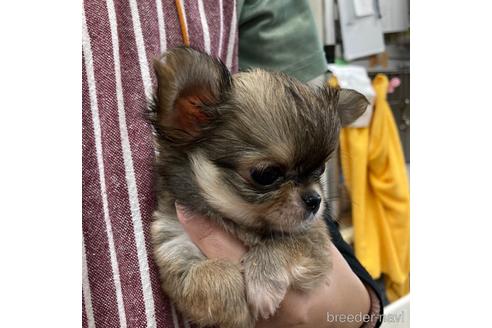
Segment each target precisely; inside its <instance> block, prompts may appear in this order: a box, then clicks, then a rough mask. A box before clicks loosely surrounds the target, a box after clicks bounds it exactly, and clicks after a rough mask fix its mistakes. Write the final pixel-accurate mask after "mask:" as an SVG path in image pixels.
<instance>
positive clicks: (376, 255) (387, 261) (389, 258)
mask: <svg viewBox="0 0 492 328" xmlns="http://www.w3.org/2000/svg"><path fill="white" fill-rule="evenodd" d="M331 84H333V81H331ZM373 87H374V91H375V93H376V101H375V105H374V106H375V107H374V112H373V116H372V121H371V124H370V125H369V127H367V128H343V129H342V131H341V137H340V157H341V163H342V172H343V175H344V178H345V184H346V186H347V189H348V190H349V193H350V195H351V198H352V222H353V226H354V248H355V255H356V256H357V258H358V259H359V261H360V262H361V263H362V264H363V265H364V267H365V268H366V269H367V271H368V272H369V273H370V274H371V276H372V277H373V278H379V277H380V276H381V274H382V273H383V274H385V280H386V292H387V296H388V299H389V300H390V301H394V300H396V299H398V298H400V297H402V296H404V295H405V294H407V293H408V292H409V288H410V280H409V273H410V195H409V187H408V178H407V172H406V167H405V161H404V156H403V152H402V149H401V143H400V138H399V135H398V130H397V127H396V124H395V121H394V118H393V113H392V112H391V109H390V106H389V104H388V102H387V100H386V95H387V89H388V78H387V77H386V76H385V75H383V74H378V75H377V76H376V77H375V78H374V80H373Z"/></svg>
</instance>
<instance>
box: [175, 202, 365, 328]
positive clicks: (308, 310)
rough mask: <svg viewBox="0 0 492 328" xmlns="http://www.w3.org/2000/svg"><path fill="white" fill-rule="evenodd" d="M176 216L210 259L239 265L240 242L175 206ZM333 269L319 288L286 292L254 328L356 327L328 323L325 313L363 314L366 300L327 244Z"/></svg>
mask: <svg viewBox="0 0 492 328" xmlns="http://www.w3.org/2000/svg"><path fill="white" fill-rule="evenodd" d="M176 213H177V216H178V219H179V221H180V222H181V224H182V225H183V227H184V229H185V231H186V233H187V234H188V235H189V237H190V239H191V240H192V241H193V242H194V243H195V244H196V245H197V246H198V248H199V249H200V250H201V251H202V252H203V254H204V255H205V256H207V257H208V258H210V259H227V260H230V261H232V262H234V263H239V262H240V261H241V258H242V256H243V255H244V254H245V253H246V252H247V251H248V249H247V247H246V246H245V245H243V244H242V242H241V241H240V240H238V239H237V238H235V237H234V236H231V235H230V234H228V233H227V232H226V231H224V230H223V229H222V228H221V227H220V226H219V225H218V224H216V223H215V222H213V221H211V220H209V219H208V218H206V217H203V216H201V215H197V214H194V213H191V212H189V211H186V210H185V209H184V208H183V207H181V206H179V205H177V206H176ZM330 247H331V252H332V260H333V270H332V272H331V275H330V277H329V279H328V280H327V281H326V282H325V283H324V284H323V285H322V286H320V287H319V288H317V289H315V290H313V291H311V292H309V293H303V292H300V291H296V290H289V291H288V292H287V294H286V296H285V298H284V300H283V301H282V303H281V304H280V307H279V309H278V310H277V311H276V313H275V315H274V316H273V317H271V318H269V319H266V320H264V319H261V320H258V321H257V325H256V327H257V328H263V327H269V328H275V327H306V328H307V327H350V328H351V327H360V326H361V325H362V322H328V320H327V313H330V314H332V315H336V314H347V315H348V314H354V315H355V314H358V313H361V314H366V313H368V312H369V308H370V299H369V294H368V292H367V289H366V288H365V286H364V285H363V284H362V282H361V281H360V279H359V278H358V277H357V276H356V275H355V274H354V273H353V271H352V270H351V268H350V266H349V265H348V264H347V262H346V261H345V259H344V258H343V256H342V255H341V254H340V252H339V251H338V250H337V248H336V247H335V246H334V245H333V244H331V246H330Z"/></svg>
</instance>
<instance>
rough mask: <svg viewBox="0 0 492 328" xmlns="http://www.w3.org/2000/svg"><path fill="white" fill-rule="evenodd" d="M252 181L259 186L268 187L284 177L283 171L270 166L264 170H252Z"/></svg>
mask: <svg viewBox="0 0 492 328" xmlns="http://www.w3.org/2000/svg"><path fill="white" fill-rule="evenodd" d="M250 174H251V179H253V181H254V182H256V183H257V184H259V185H262V186H268V185H271V184H273V183H274V182H276V181H277V180H278V179H279V178H280V177H282V170H281V169H280V168H279V167H277V166H268V167H266V168H263V169H252V170H251V173H250Z"/></svg>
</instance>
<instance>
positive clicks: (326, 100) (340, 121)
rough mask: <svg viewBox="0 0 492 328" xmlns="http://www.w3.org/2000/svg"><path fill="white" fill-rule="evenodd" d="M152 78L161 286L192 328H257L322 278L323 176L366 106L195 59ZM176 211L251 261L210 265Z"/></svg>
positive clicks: (172, 64) (326, 264) (163, 65)
mask: <svg viewBox="0 0 492 328" xmlns="http://www.w3.org/2000/svg"><path fill="white" fill-rule="evenodd" d="M154 67H155V71H156V75H157V80H158V90H157V92H156V96H155V99H154V103H153V105H152V106H151V107H152V117H151V120H152V123H153V126H154V128H155V133H156V147H157V152H156V153H157V159H156V190H157V202H158V204H157V209H156V211H155V213H154V221H153V224H152V241H153V247H154V259H155V261H156V263H157V265H158V266H159V269H160V274H161V281H162V287H163V289H164V291H165V292H166V294H167V295H169V296H170V297H171V299H172V300H173V302H174V303H175V304H176V305H177V307H178V309H179V310H180V311H181V312H182V313H184V314H185V315H186V316H187V317H188V318H189V319H190V320H191V321H193V322H195V323H196V324H198V325H200V326H207V325H219V326H220V327H253V326H254V322H255V320H256V319H257V318H258V317H259V316H262V317H268V316H270V315H272V314H273V313H274V312H275V310H276V309H277V307H278V305H279V303H280V302H281V301H282V299H283V297H284V295H285V293H286V291H287V289H288V288H296V289H299V290H304V291H307V290H310V289H312V288H314V287H316V286H318V285H319V284H320V283H321V282H322V281H323V280H324V279H325V278H326V275H327V273H328V272H329V270H330V267H331V260H330V254H329V252H328V249H329V247H328V246H329V243H330V239H329V236H328V233H327V229H326V226H325V224H324V222H323V220H322V219H321V217H322V213H323V211H324V210H325V206H324V201H323V199H322V196H323V195H322V192H321V185H320V175H321V174H322V173H323V168H324V165H325V162H326V160H327V159H328V158H329V157H330V155H331V154H332V153H333V152H334V151H335V150H336V148H337V140H338V134H339V129H340V126H341V125H344V124H349V123H351V122H352V121H353V120H355V119H356V118H357V117H358V116H360V115H361V114H362V113H363V112H364V110H365V108H366V106H367V100H366V99H365V98H364V97H363V96H362V95H360V94H358V93H356V92H355V91H352V90H343V89H334V88H328V87H321V88H315V87H310V86H307V85H305V84H302V83H301V82H299V81H297V80H295V79H293V78H291V77H289V76H287V75H285V74H281V73H274V72H267V71H263V70H252V71H248V72H240V73H237V74H235V75H234V76H231V75H230V73H229V72H228V70H227V68H226V67H225V66H224V65H223V64H222V63H221V62H220V61H218V60H216V59H214V58H212V57H210V56H208V55H206V54H203V53H200V52H198V51H195V50H193V49H191V48H175V49H173V50H170V51H168V52H167V53H165V54H164V55H163V56H162V57H161V58H159V59H158V60H156V61H155V63H154ZM272 172H273V173H272ZM277 176H278V178H277V179H276V180H275V182H274V183H271V184H267V185H265V181H267V182H268V181H269V180H268V179H271V178H272V177H277ZM258 181H260V182H261V183H259V182H258ZM316 197H318V198H321V199H318V198H316ZM313 199H314V201H313ZM175 202H178V203H179V204H181V205H184V206H185V207H186V208H188V209H189V210H191V211H193V212H196V213H201V214H204V215H207V216H208V217H210V219H211V220H214V221H216V222H218V223H219V224H220V225H221V226H222V227H223V228H224V229H225V230H227V231H229V232H230V233H232V234H233V235H235V236H236V237H237V238H239V239H240V240H242V241H243V242H244V244H245V245H247V246H248V247H249V251H248V252H247V253H246V255H245V256H244V258H243V260H242V263H241V265H237V264H233V263H231V262H228V261H225V260H209V259H207V258H206V257H205V256H204V255H203V254H202V253H201V252H200V250H199V249H198V248H197V247H196V246H195V245H194V244H193V242H192V241H191V240H190V239H189V238H188V236H187V235H186V233H185V232H184V231H183V229H182V227H181V225H180V224H179V222H178V219H177V218H176V211H175ZM316 202H317V203H316ZM306 204H309V206H307V205H306ZM308 208H309V210H308Z"/></svg>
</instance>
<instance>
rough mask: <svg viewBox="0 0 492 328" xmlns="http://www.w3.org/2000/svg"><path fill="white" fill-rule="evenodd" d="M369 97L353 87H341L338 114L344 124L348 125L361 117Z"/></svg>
mask: <svg viewBox="0 0 492 328" xmlns="http://www.w3.org/2000/svg"><path fill="white" fill-rule="evenodd" d="M368 105H369V101H368V100H367V98H366V97H365V96H364V95H363V94H361V93H359V92H357V91H355V90H351V89H340V91H339V94H338V105H337V110H338V115H339V117H340V121H341V122H342V126H347V125H349V124H351V123H353V122H354V121H355V120H356V119H358V118H359V116H361V115H362V114H364V112H365V111H366V109H367V106H368Z"/></svg>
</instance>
